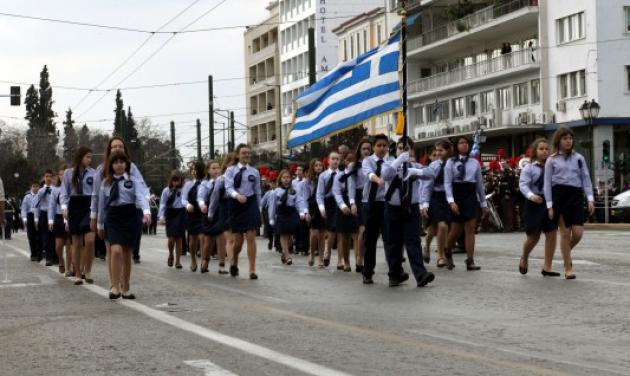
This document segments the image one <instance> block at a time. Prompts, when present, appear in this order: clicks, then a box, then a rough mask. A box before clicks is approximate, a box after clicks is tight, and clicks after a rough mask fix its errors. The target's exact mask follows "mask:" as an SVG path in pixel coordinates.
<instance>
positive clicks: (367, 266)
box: [361, 133, 389, 285]
mask: <svg viewBox="0 0 630 376" xmlns="http://www.w3.org/2000/svg"><path fill="white" fill-rule="evenodd" d="M372 150H373V151H374V153H373V154H372V155H371V156H369V157H368V158H365V159H363V163H362V164H361V166H362V167H361V168H362V170H363V173H364V174H365V175H366V176H367V181H366V182H365V187H364V188H363V210H364V214H365V232H364V233H363V263H364V264H363V283H364V284H366V285H370V284H373V283H374V280H373V279H372V276H373V275H374V267H375V266H376V242H377V241H378V237H379V235H381V234H383V220H384V219H383V215H384V214H385V193H386V185H385V180H383V178H382V173H383V166H384V165H385V164H386V163H387V162H386V161H385V158H386V157H387V152H388V151H389V138H388V137H387V136H386V135H384V134H382V133H381V134H377V135H376V136H374V140H373V144H372Z"/></svg>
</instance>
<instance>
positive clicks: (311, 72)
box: [280, 27, 322, 157]
mask: <svg viewBox="0 0 630 376" xmlns="http://www.w3.org/2000/svg"><path fill="white" fill-rule="evenodd" d="M316 52H317V51H316V50H315V28H313V27H309V28H308V85H309V86H311V85H313V84H315V82H317V60H316ZM280 132H282V129H280ZM321 149H322V144H321V142H318V141H316V142H311V157H316V156H319V155H320V154H321ZM304 151H306V145H304Z"/></svg>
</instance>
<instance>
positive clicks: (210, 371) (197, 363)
mask: <svg viewBox="0 0 630 376" xmlns="http://www.w3.org/2000/svg"><path fill="white" fill-rule="evenodd" d="M184 364H187V365H189V366H191V367H194V368H199V369H201V370H203V371H204V372H205V375H206V376H238V374H236V373H233V372H230V371H228V370H226V369H224V368H221V367H219V366H217V365H216V364H214V363H212V362H211V361H209V360H203V359H200V360H184Z"/></svg>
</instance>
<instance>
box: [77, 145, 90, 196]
mask: <svg viewBox="0 0 630 376" xmlns="http://www.w3.org/2000/svg"><path fill="white" fill-rule="evenodd" d="M91 152H92V149H90V148H88V147H87V146H81V147H80V148H79V150H78V151H77V153H76V154H75V155H74V161H73V162H72V167H73V171H72V187H74V189H79V171H80V170H81V169H84V168H85V167H84V166H82V162H83V157H85V156H86V155H87V154H89V153H91Z"/></svg>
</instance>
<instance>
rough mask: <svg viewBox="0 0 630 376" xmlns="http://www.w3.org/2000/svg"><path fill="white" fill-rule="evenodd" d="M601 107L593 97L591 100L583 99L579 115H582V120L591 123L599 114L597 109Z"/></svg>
mask: <svg viewBox="0 0 630 376" xmlns="http://www.w3.org/2000/svg"><path fill="white" fill-rule="evenodd" d="M600 109H601V107H600V105H599V103H597V102H595V99H593V100H592V101H590V102H589V101H584V103H582V105H581V106H580V115H581V116H582V120H585V121H589V123H590V124H592V122H593V119H595V118H597V117H598V116H599V110H600Z"/></svg>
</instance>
